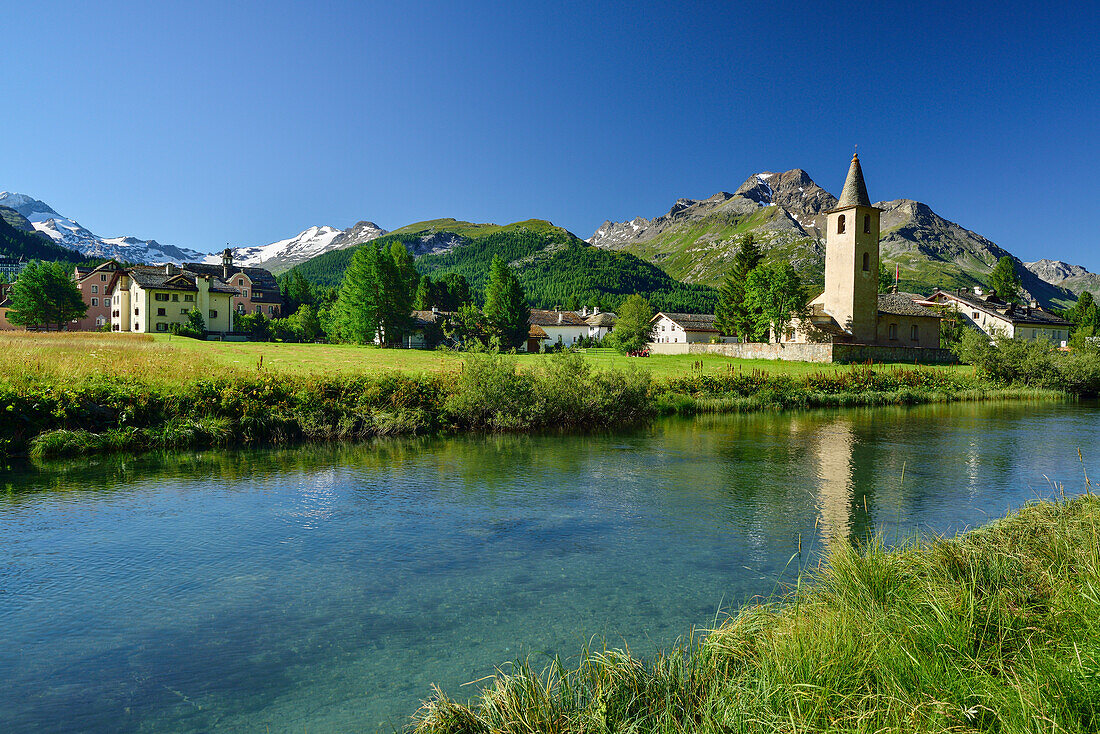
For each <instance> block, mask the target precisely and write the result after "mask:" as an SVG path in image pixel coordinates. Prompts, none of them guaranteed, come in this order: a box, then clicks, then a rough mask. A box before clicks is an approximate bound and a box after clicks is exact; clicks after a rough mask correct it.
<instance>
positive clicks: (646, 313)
mask: <svg viewBox="0 0 1100 734" xmlns="http://www.w3.org/2000/svg"><path fill="white" fill-rule="evenodd" d="M655 328H656V325H655V324H654V323H653V306H651V305H650V304H649V301H647V300H646V299H645V298H643V297H642V296H640V295H638V294H637V293H635V294H634V295H631V296H627V297H626V299H625V300H624V301H623V302H622V303H621V304H620V305H619V318H618V320H616V322H615V330H614V331H612V332H611V333H610V334H608V336H607V342H608V343H609V344H611V345H612V346H614V347H615V348H616V349H618V350H619V351H620V352H622V353H623V354H630V353H632V352H640V351H642V350H643V349H645V348H646V345H647V344H649V343H650V342H651V341H653V332H654V329H655Z"/></svg>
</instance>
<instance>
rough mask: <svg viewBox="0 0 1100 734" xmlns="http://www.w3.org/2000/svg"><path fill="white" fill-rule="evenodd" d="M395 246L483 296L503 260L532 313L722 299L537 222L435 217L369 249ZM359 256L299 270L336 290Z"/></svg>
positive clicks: (429, 270) (694, 306)
mask: <svg viewBox="0 0 1100 734" xmlns="http://www.w3.org/2000/svg"><path fill="white" fill-rule="evenodd" d="M394 241H401V242H403V243H404V244H405V246H406V247H408V249H409V250H410V251H411V252H424V251H427V252H428V253H429V254H424V255H421V256H420V257H418V258H417V259H416V267H417V269H418V270H419V271H420V272H421V273H425V274H430V275H431V276H432V277H433V278H439V277H440V276H442V275H444V274H446V273H458V274H461V275H463V276H464V277H465V278H466V280H467V281H468V282H469V283H470V286H471V287H472V288H473V289H474V290H475V291H476V292H477V294H478V298H480V297H481V293H482V292H483V291H484V288H485V282H486V280H487V278H488V274H489V265H490V263H491V262H492V259H493V257H494V256H496V255H499V256H501V257H502V258H504V259H505V260H506V261H507V262H508V263H509V264H510V265H511V266H512V267H513V268H514V270H515V271H516V275H517V277H518V278H519V281H520V283H521V284H522V285H523V288H524V290H525V291H526V293H527V298H528V301H529V302H530V304H531V305H532V306H534V307H535V308H554V307H557V306H561V307H563V308H568V307H570V306H582V305H592V304H596V303H599V304H600V305H601V306H602V307H603V308H605V309H607V308H614V307H615V306H617V305H618V303H619V302H620V301H621V300H622V299H623V298H624V297H625V296H627V295H630V294H631V293H641V294H642V295H644V296H646V297H647V298H649V299H650V301H651V303H652V304H653V306H654V308H657V309H659V310H665V311H687V312H697V313H698V312H703V313H710V312H712V311H713V309H714V304H715V302H716V300H717V292H716V291H715V290H714V289H713V288H710V287H708V286H705V285H693V284H687V283H681V282H679V281H677V280H675V279H673V278H672V277H671V276H669V275H668V274H667V273H665V272H664V271H663V270H661V269H660V268H658V267H657V266H655V265H652V264H651V263H648V262H646V261H644V260H642V259H640V258H638V257H637V256H635V255H632V254H630V253H626V252H615V251H610V250H604V249H601V248H597V247H592V246H591V245H588V244H587V243H585V242H583V241H582V240H580V239H579V238H577V237H576V236H575V235H573V234H572V233H570V232H568V231H566V230H564V229H561V228H559V227H554V226H553V225H551V224H550V223H549V222H541V221H538V220H535V221H532V222H519V223H516V224H513V225H507V226H503V227H502V226H498V225H476V224H470V223H468V222H455V221H454V220H435V221H433V222H427V223H423V224H421V225H410V226H409V227H403V228H402V229H400V230H397V231H395V232H393V233H391V234H389V235H386V236H384V237H380V238H378V239H377V240H375V241H374V242H373V243H372V244H374V243H377V244H379V245H381V246H383V247H388V246H389V245H390V243H392V242H394ZM354 251H355V250H354V248H351V249H347V250H336V251H333V252H327V253H325V254H323V255H319V256H318V257H315V258H313V259H312V260H309V261H307V262H304V263H302V264H301V265H298V266H297V267H296V268H294V270H296V271H298V272H300V273H301V274H302V275H303V276H304V277H305V278H306V279H307V280H309V281H310V282H311V283H314V284H315V285H320V286H325V287H334V286H337V285H339V283H340V280H341V278H342V277H343V274H344V270H345V269H347V266H348V263H349V262H350V261H351V257H352V255H353V253H354ZM286 275H287V276H289V273H288V274H286ZM284 277H286V276H284Z"/></svg>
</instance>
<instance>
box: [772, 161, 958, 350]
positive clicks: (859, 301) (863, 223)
mask: <svg viewBox="0 0 1100 734" xmlns="http://www.w3.org/2000/svg"><path fill="white" fill-rule="evenodd" d="M881 212H882V210H881V209H878V208H877V207H874V206H871V199H870V197H869V196H868V195H867V185H866V184H865V183H864V182H863V169H862V168H861V167H860V165H859V156H858V155H853V156H852V164H851V166H850V167H849V168H848V178H847V179H846V180H845V181H844V190H843V191H841V193H840V200H839V201H838V202H837V205H836V206H835V207H833V208H832V209H830V210H829V211H827V212H825V215H826V217H827V220H826V234H825V290H824V291H823V292H822V293H821V295H819V296H817V297H816V298H814V299H812V300H811V301H810V303H809V307H808V313H807V315H806V316H805V317H804V318H801V319H799V320H797V321H796V322H795V324H794V326H793V327H792V329H791V330H790V331H789V332H788V333H786V334H783V335H781V338H780V339H779V341H780V343H833V344H865V345H872V346H884V347H915V348H924V349H928V348H938V347H939V346H940V317H939V315H937V314H936V313H934V312H932V311H930V310H928V309H927V308H924V307H923V306H920V305H918V304H917V303H916V302H917V301H920V300H924V298H923V297H922V296H919V295H916V294H912V293H879V249H878V247H879V214H880V213H881Z"/></svg>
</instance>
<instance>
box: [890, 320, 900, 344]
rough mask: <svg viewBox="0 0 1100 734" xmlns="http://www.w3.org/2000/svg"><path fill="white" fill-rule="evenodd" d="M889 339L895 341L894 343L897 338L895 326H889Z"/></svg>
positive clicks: (896, 327)
mask: <svg viewBox="0 0 1100 734" xmlns="http://www.w3.org/2000/svg"><path fill="white" fill-rule="evenodd" d="M890 338H891V339H893V340H895V341H896V340H897V338H898V325H897V324H890Z"/></svg>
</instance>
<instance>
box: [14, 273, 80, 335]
mask: <svg viewBox="0 0 1100 734" xmlns="http://www.w3.org/2000/svg"><path fill="white" fill-rule="evenodd" d="M8 297H9V298H10V299H11V310H10V311H9V312H8V320H9V321H11V322H12V323H13V324H16V325H18V326H24V327H27V326H39V325H41V326H45V327H46V328H47V329H48V328H49V325H50V324H56V325H57V330H58V331H61V327H62V326H63V325H64V324H65V323H67V322H69V321H72V320H74V319H79V318H83V317H84V314H86V313H87V312H88V306H87V305H86V304H85V303H84V300H83V299H82V298H81V296H80V289H79V288H77V286H76V281H74V280H73V276H72V272H71V271H70V270H69V268H68V267H67V266H65V265H64V264H62V263H53V262H41V261H38V260H32V261H31V262H30V263H28V264H27V267H25V268H23V272H22V273H20V274H19V277H18V278H17V279H16V281H15V284H14V285H13V286H12V287H11V293H10V295H9V296H8Z"/></svg>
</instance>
